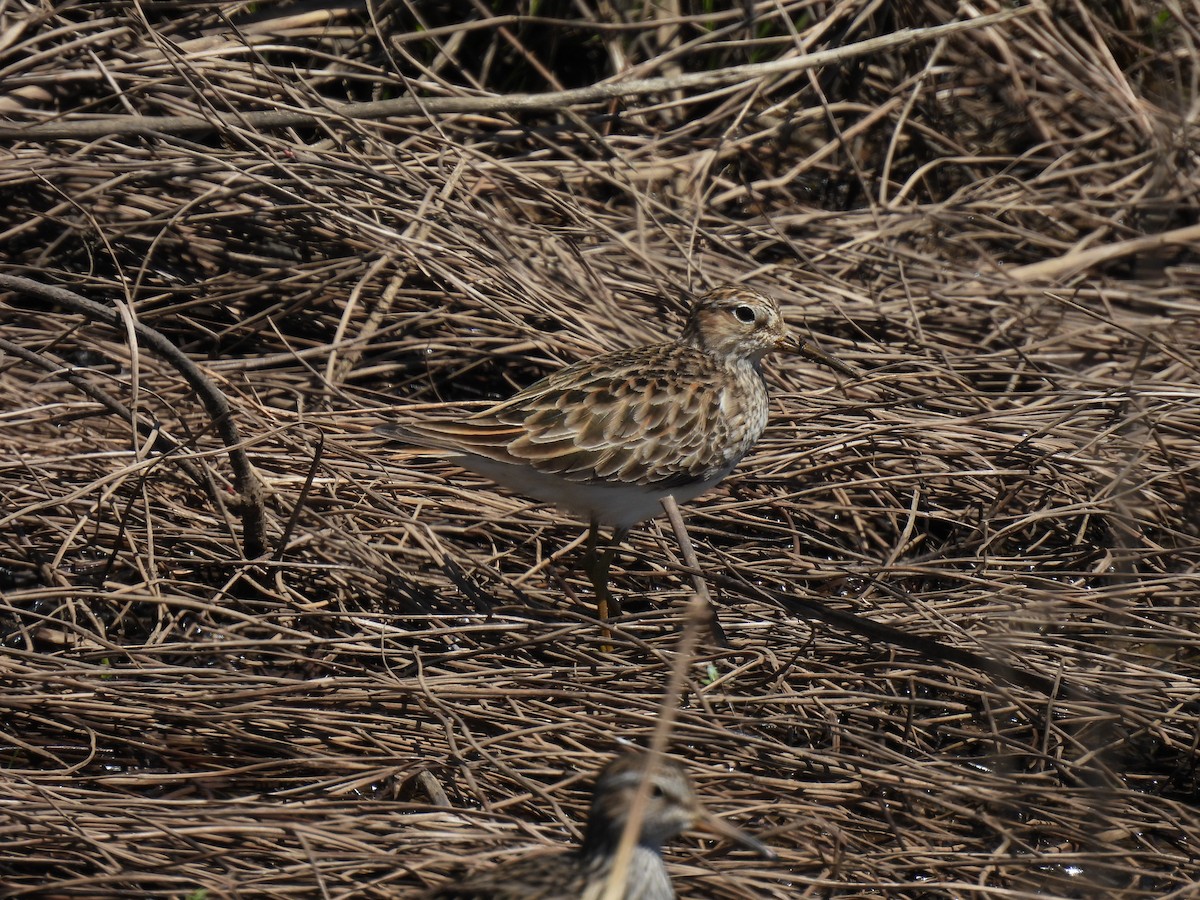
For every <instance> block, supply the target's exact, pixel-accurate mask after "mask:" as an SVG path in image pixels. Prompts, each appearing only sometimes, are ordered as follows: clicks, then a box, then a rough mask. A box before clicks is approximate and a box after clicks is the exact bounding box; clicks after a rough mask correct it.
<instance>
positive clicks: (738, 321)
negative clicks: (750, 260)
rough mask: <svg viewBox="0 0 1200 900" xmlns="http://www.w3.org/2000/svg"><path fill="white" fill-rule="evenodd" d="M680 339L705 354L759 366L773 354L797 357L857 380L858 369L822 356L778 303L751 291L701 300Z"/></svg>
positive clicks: (732, 289) (737, 288) (735, 288)
mask: <svg viewBox="0 0 1200 900" xmlns="http://www.w3.org/2000/svg"><path fill="white" fill-rule="evenodd" d="M682 340H683V341H684V342H685V343H688V344H691V345H692V346H693V347H696V348H698V349H700V350H703V351H704V352H705V353H711V354H714V355H716V356H723V357H726V358H727V359H731V360H739V359H746V360H749V361H750V362H752V363H755V364H757V363H758V361H759V360H760V359H762V358H763V357H764V356H766V355H767V354H768V353H771V352H772V351H775V350H782V351H786V352H789V353H799V354H800V355H801V356H804V357H807V358H808V359H811V360H813V361H814V362H819V363H821V364H823V365H826V366H829V367H830V368H832V369H836V370H837V371H839V372H841V373H842V374H843V375H848V376H850V377H851V378H855V377H857V376H858V375H859V372H858V370H857V369H855V368H854V367H852V366H849V365H847V364H846V363H844V362H842V361H841V360H838V359H834V358H833V357H831V356H828V355H826V354H825V353H822V352H821V351H820V350H818V349H817V348H816V347H815V346H814V345H813V344H811V343H810V342H808V341H806V340H803V339H801V338H800V337H798V336H797V335H795V334H792V332H791V331H789V330H788V327H787V324H786V323H785V322H784V321H783V314H782V313H781V312H780V311H779V304H778V303H776V302H775V300H774V299H772V298H771V297H768V296H767V295H766V294H763V293H761V292H759V291H756V290H754V289H753V288H748V287H743V286H741V285H729V286H726V287H719V288H716V289H715V290H711V291H709V292H708V293H707V294H703V295H702V296H700V297H699V298H698V299H697V300H696V302H695V303H694V304H692V311H691V312H690V313H689V314H688V320H687V324H686V325H684V327H683V337H682Z"/></svg>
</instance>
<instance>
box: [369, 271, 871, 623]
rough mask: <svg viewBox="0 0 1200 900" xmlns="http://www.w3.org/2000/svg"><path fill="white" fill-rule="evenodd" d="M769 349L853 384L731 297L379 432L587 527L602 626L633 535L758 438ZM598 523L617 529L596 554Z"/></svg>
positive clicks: (745, 300) (745, 299) (770, 303)
mask: <svg viewBox="0 0 1200 900" xmlns="http://www.w3.org/2000/svg"><path fill="white" fill-rule="evenodd" d="M777 350H787V351H792V352H796V353H800V354H802V355H804V356H806V357H808V358H809V359H812V360H815V361H817V362H821V363H824V364H825V365H828V366H831V367H833V368H835V369H837V370H838V371H840V372H843V373H845V374H847V375H851V376H854V375H857V374H858V373H857V372H855V371H854V370H853V369H852V368H850V367H849V366H847V365H845V364H844V363H841V362H839V361H837V360H835V359H832V358H830V357H828V356H826V355H825V354H823V353H821V352H820V351H819V350H817V349H816V348H815V347H814V346H812V345H811V344H809V343H808V342H806V341H803V340H801V339H799V338H798V337H796V336H795V335H793V334H791V333H790V332H789V331H788V329H787V326H786V325H785V324H784V321H783V316H782V314H781V313H780V311H779V304H778V303H776V302H775V301H774V300H773V299H772V298H770V297H768V296H766V295H765V294H762V293H759V292H758V291H756V290H752V289H750V288H746V287H740V286H730V287H722V288H717V289H716V290H713V291H709V292H708V293H707V294H704V295H703V296H701V297H700V298H699V299H697V300H696V302H695V303H694V304H693V306H692V309H691V312H690V314H689V315H688V319H687V324H686V325H685V326H684V328H683V332H682V334H681V335H680V336H679V337H678V338H677V339H675V340H672V341H666V342H664V343H659V344H650V345H648V346H644V347H637V348H634V349H630V350H614V351H612V352H609V353H602V354H600V355H599V356H595V357H592V358H591V359H585V360H582V361H580V362H577V363H574V364H573V365H569V366H567V367H565V368H563V369H560V370H558V371H557V372H553V373H551V374H550V375H548V376H546V377H545V378H543V379H542V380H541V381H539V382H537V383H536V384H534V385H532V386H530V387H527V388H525V389H524V390H523V391H520V392H518V393H517V394H515V395H514V396H513V397H511V398H510V399H508V400H505V401H504V402H502V403H498V404H496V405H495V406H492V407H491V408H489V409H485V410H483V411H480V412H476V413H473V414H470V415H466V416H463V417H460V418H455V419H447V418H442V419H425V420H423V421H411V422H404V423H397V424H389V425H383V426H380V427H379V428H378V429H377V430H378V431H379V432H380V433H381V434H386V435H388V436H390V437H394V438H397V439H400V440H403V441H406V442H408V443H411V444H415V445H418V446H421V447H426V448H434V449H438V450H443V451H448V452H449V453H451V454H453V456H454V459H455V461H456V462H458V463H460V464H462V465H463V466H464V467H466V468H468V469H471V470H473V471H476V472H478V473H480V474H482V475H485V476H487V477H488V478H491V479H492V480H494V481H496V482H497V483H499V484H501V485H503V486H504V487H507V488H509V489H510V490H512V491H515V492H516V493H519V494H524V495H526V496H529V497H534V498H536V499H538V500H542V501H546V502H550V503H555V504H557V505H558V506H559V507H561V508H563V509H565V510H567V511H568V512H570V513H572V514H574V515H576V516H578V517H579V518H582V519H584V520H585V521H587V522H588V523H589V532H588V544H587V548H588V549H587V553H586V555H585V558H584V569H585V571H586V572H587V574H588V577H589V579H590V580H591V582H592V586H593V587H594V589H595V591H596V598H597V609H598V612H599V615H600V617H601V618H607V617H608V614H609V606H610V604H611V606H612V611H613V612H614V613H615V612H619V610H618V609H617V607H616V604H615V603H613V602H612V598H611V595H610V593H609V590H608V569H609V566H610V565H611V563H612V556H613V553H614V552H615V550H616V547H617V546H618V545H619V544H620V542H621V541H622V540H623V539H624V537H625V535H626V533H627V532H628V531H629V529H630V528H632V527H633V526H634V525H636V524H637V523H638V522H641V521H643V520H645V519H649V518H651V517H653V516H655V515H658V514H659V513H661V512H662V508H661V501H662V500H663V498H664V497H666V496H668V495H671V496H673V497H674V498H675V500H676V501H677V502H679V503H683V502H685V501H687V500H690V499H692V498H693V497H696V496H698V495H700V494H702V493H704V492H705V491H707V490H708V489H709V488H711V487H712V486H713V485H715V484H716V483H717V482H719V481H720V480H721V479H722V478H724V477H725V476H726V475H728V474H729V473H730V471H731V470H732V469H733V467H734V466H736V465H737V464H738V462H739V461H740V460H741V459H742V457H743V456H745V455H746V454H747V453H748V452H749V451H750V448H751V447H753V446H754V444H755V442H756V441H757V440H758V439H759V437H760V436H761V435H762V433H763V429H764V428H766V425H767V388H766V383H765V382H764V380H763V374H762V368H761V365H760V363H761V360H762V358H763V357H764V356H765V355H766V354H768V353H771V352H773V351H777ZM601 525H610V526H612V527H613V529H614V531H613V537H612V540H611V542H610V544H609V547H608V549H607V550H605V551H604V552H603V553H597V540H598V535H599V528H600V526H601Z"/></svg>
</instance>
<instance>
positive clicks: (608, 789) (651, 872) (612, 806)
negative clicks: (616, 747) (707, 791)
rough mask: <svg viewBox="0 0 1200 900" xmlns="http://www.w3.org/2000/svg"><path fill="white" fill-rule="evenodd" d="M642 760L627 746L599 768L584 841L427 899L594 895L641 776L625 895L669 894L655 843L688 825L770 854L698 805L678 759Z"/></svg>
mask: <svg viewBox="0 0 1200 900" xmlns="http://www.w3.org/2000/svg"><path fill="white" fill-rule="evenodd" d="M649 762H650V757H649V756H647V755H646V754H644V753H641V752H629V753H625V754H623V755H621V756H618V757H617V758H616V759H614V760H613V761H612V762H611V763H609V764H608V765H607V766H606V767H605V768H604V769H603V771H602V772H601V773H600V777H599V778H598V779H597V781H596V787H595V790H594V792H593V795H592V808H591V812H590V814H589V816H588V823H587V830H586V832H585V834H584V839H583V844H582V845H581V846H580V847H579V848H578V849H576V850H574V851H573V852H571V853H565V854H560V855H558V856H539V857H534V858H532V859H527V860H517V861H515V862H513V863H510V864H509V865H504V866H497V867H496V868H494V869H490V870H487V871H486V872H483V873H480V874H478V875H473V876H469V877H468V878H466V879H465V880H463V881H460V882H458V883H454V884H445V885H442V886H441V887H439V888H436V889H434V891H433V892H432V893H430V894H428V895H427V896H428V897H429V898H431V900H597V898H599V897H600V896H601V895H602V894H603V893H604V888H605V885H606V883H607V881H608V878H609V875H610V873H611V872H612V869H613V864H614V862H615V856H616V853H617V847H618V845H619V844H620V841H621V833H622V831H623V829H624V828H625V823H626V821H628V818H629V814H630V810H631V808H632V803H633V799H634V796H635V794H636V793H637V790H638V785H639V784H640V783H641V781H642V780H643V779H645V778H647V777H649V778H650V779H651V789H650V792H649V793H648V794H647V797H646V806H645V813H644V816H643V818H642V823H641V832H640V835H639V838H638V842H637V845H636V847H635V849H634V853H633V856H632V857H631V859H630V863H629V871H628V875H627V878H626V882H625V893H624V894H623V895H622V896H623V898H624V900H671V898H673V897H674V896H675V889H674V888H673V887H672V885H671V879H670V876H669V875H668V873H667V868H666V866H665V864H664V863H663V858H662V846H663V844H665V843H666V842H667V841H670V840H672V839H673V838H675V837H678V836H679V835H680V834H681V833H683V832H684V831H687V830H690V829H696V830H702V831H707V832H709V833H710V834H715V835H718V836H720V837H724V838H728V839H730V840H733V841H737V842H738V843H740V844H742V845H744V846H746V847H749V848H750V849H752V850H754V851H756V852H757V853H759V854H760V855H762V856H765V857H767V858H769V859H773V858H774V853H772V852H771V850H769V849H768V848H767V847H765V846H763V845H762V844H761V843H759V842H758V841H757V840H755V839H754V838H752V837H751V836H750V835H748V834H746V833H745V832H743V831H742V830H741V829H739V828H736V827H735V826H733V825H730V824H729V823H727V822H725V821H724V820H723V819H718V818H717V817H715V816H713V815H712V813H710V812H708V811H707V810H706V809H704V807H703V806H701V805H700V801H699V799H698V798H697V797H696V793H695V791H694V790H693V788H692V783H691V780H690V779H689V778H688V776H687V773H686V772H685V771H684V769H683V767H682V766H681V765H680V764H679V763H677V762H675V761H674V760H671V759H666V758H660V759H659V760H658V764H657V765H656V766H655V767H654V768H653V770H651V769H650V765H649Z"/></svg>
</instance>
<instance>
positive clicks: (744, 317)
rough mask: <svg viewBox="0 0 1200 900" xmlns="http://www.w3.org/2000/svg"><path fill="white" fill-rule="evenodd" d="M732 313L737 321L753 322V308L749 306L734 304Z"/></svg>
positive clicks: (749, 323) (750, 323)
mask: <svg viewBox="0 0 1200 900" xmlns="http://www.w3.org/2000/svg"><path fill="white" fill-rule="evenodd" d="M733 314H734V316H736V317H737V320H738V321H739V322H745V323H746V324H747V325H752V324H753V323H754V310H753V309H751V308H750V307H749V306H735V307H734V308H733Z"/></svg>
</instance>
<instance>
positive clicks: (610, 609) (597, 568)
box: [583, 522, 629, 619]
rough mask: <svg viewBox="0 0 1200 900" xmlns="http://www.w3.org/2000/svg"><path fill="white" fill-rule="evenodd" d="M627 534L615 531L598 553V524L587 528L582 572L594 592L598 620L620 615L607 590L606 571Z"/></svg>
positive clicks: (616, 604)
mask: <svg viewBox="0 0 1200 900" xmlns="http://www.w3.org/2000/svg"><path fill="white" fill-rule="evenodd" d="M627 534H629V530H628V529H625V528H617V529H615V530H614V531H613V536H612V540H611V541H609V544H608V546H607V547H605V548H604V550H603V551H600V550H599V543H600V524H599V523H598V522H592V523H591V524H590V525H589V526H588V537H587V544H586V546H585V549H584V552H583V571H584V573H585V574H586V575H587V577H588V580H589V581H590V582H591V583H592V590H594V591H595V592H596V617H597V618H599V619H608V618H609V617H610V616H614V617H615V616H619V615H621V604H620V603H618V602H617V598H616V597H614V596H613V595H612V592H611V591H610V590H609V588H608V570H609V569H610V568H611V567H612V561H613V557H614V556H616V555H617V548H618V547H619V546H620V545H621V541H623V540H625V536H626V535H627Z"/></svg>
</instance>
